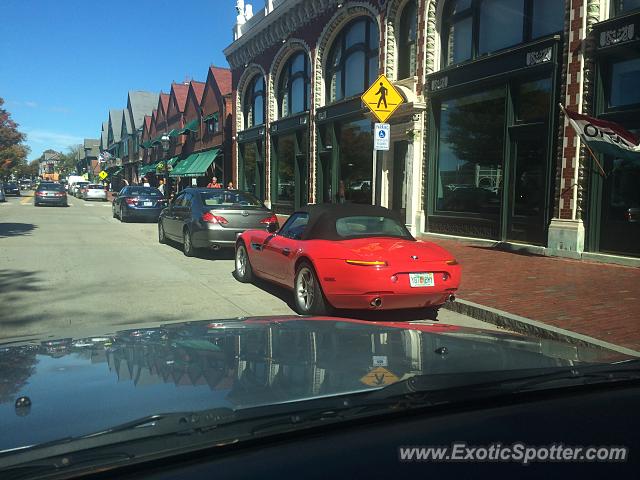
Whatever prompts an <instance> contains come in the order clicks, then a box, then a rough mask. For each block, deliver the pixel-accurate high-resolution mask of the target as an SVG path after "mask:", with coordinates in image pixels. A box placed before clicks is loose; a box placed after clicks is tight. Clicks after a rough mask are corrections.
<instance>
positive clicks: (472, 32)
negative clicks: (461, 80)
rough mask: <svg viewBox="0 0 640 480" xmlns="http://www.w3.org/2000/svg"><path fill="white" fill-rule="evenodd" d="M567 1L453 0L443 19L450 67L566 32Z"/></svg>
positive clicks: (445, 53) (448, 4)
mask: <svg viewBox="0 0 640 480" xmlns="http://www.w3.org/2000/svg"><path fill="white" fill-rule="evenodd" d="M563 24H564V0H450V1H449V2H447V4H446V6H445V10H444V15H443V22H442V46H443V47H442V50H443V52H444V55H443V58H442V65H443V67H446V66H448V65H452V64H455V63H460V62H464V61H465V60H470V59H472V58H477V57H479V56H482V55H487V54H489V53H492V52H496V51H498V50H502V49H504V48H507V47H511V46H513V45H517V44H519V43H523V42H528V41H531V40H534V39H536V38H539V37H543V36H545V35H549V34H552V33H556V32H560V31H562V28H563Z"/></svg>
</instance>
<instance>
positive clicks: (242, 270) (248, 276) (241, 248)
mask: <svg viewBox="0 0 640 480" xmlns="http://www.w3.org/2000/svg"><path fill="white" fill-rule="evenodd" d="M234 273H235V276H236V278H237V279H238V280H239V281H240V282H242V283H249V282H251V281H252V280H253V268H252V267H251V262H250V261H249V254H248V253H247V247H245V245H244V242H239V243H238V244H237V245H236V271H235V272H234Z"/></svg>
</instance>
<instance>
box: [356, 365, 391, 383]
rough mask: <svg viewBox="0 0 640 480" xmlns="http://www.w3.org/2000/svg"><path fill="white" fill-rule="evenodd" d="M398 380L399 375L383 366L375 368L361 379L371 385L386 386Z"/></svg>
mask: <svg viewBox="0 0 640 480" xmlns="http://www.w3.org/2000/svg"><path fill="white" fill-rule="evenodd" d="M398 380H399V378H398V377H396V376H395V375H394V374H393V373H391V372H390V371H389V370H387V369H386V368H383V367H377V368H374V369H373V370H371V371H370V372H369V373H367V374H366V375H365V376H364V377H362V378H361V379H360V381H361V382H362V383H364V384H365V385H369V386H370V387H384V386H385V385H391V384H392V383H396V382H397V381H398Z"/></svg>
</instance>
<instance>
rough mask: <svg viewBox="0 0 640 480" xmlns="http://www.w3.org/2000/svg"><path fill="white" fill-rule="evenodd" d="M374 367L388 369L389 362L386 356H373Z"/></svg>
mask: <svg viewBox="0 0 640 480" xmlns="http://www.w3.org/2000/svg"><path fill="white" fill-rule="evenodd" d="M373 366H374V367H388V366H389V362H388V360H387V356H386V355H374V356H373Z"/></svg>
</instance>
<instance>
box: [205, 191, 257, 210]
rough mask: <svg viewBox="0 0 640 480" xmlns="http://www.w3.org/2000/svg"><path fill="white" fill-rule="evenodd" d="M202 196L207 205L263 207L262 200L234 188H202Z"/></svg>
mask: <svg viewBox="0 0 640 480" xmlns="http://www.w3.org/2000/svg"><path fill="white" fill-rule="evenodd" d="M200 198H201V199H202V203H203V204H204V206H205V207H215V208H234V207H242V208H245V207H262V202H260V200H258V199H257V198H256V197H254V196H253V195H251V194H250V193H247V192H239V191H233V190H231V191H230V190H201V191H200Z"/></svg>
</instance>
